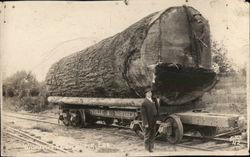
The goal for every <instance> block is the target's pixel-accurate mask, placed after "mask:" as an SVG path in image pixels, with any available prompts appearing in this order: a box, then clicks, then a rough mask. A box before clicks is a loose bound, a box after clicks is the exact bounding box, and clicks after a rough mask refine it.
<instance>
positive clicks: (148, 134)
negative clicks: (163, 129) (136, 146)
mask: <svg viewBox="0 0 250 157" xmlns="http://www.w3.org/2000/svg"><path fill="white" fill-rule="evenodd" d="M155 134H156V128H155V125H154V126H150V127H148V128H145V134H144V144H145V149H146V150H148V151H150V150H153V149H154V141H155Z"/></svg>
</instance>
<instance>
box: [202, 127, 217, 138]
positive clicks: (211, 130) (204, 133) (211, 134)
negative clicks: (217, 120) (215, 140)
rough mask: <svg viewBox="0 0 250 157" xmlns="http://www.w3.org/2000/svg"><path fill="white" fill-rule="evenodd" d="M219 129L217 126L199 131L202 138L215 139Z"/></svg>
mask: <svg viewBox="0 0 250 157" xmlns="http://www.w3.org/2000/svg"><path fill="white" fill-rule="evenodd" d="M217 130H218V128H217V127H215V126H203V127H200V128H199V129H198V131H199V133H200V134H201V136H202V137H214V136H215V135H216V133H217Z"/></svg>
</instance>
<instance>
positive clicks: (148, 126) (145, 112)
mask: <svg viewBox="0 0 250 157" xmlns="http://www.w3.org/2000/svg"><path fill="white" fill-rule="evenodd" d="M157 108H158V106H156V103H155V102H154V101H153V100H152V92H151V91H148V92H147V93H146V98H145V100H144V102H143V103H142V106H141V117H142V125H143V126H144V128H145V135H144V143H145V149H146V150H148V151H149V152H153V148H154V140H155V134H156V120H157V115H158V110H157Z"/></svg>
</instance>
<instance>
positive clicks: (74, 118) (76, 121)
mask: <svg viewBox="0 0 250 157" xmlns="http://www.w3.org/2000/svg"><path fill="white" fill-rule="evenodd" d="M70 121H71V125H72V126H74V127H80V126H81V122H82V118H81V112H80V111H77V112H75V113H71V117H70Z"/></svg>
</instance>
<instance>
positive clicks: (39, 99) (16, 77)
mask: <svg viewBox="0 0 250 157" xmlns="http://www.w3.org/2000/svg"><path fill="white" fill-rule="evenodd" d="M3 96H4V97H6V98H10V97H12V98H13V101H12V100H11V101H10V99H5V100H8V101H7V102H6V101H4V103H6V105H13V106H14V108H16V107H19V108H22V109H25V110H27V111H32V112H40V111H44V110H45V109H47V108H48V101H47V90H46V86H45V83H44V82H38V81H37V79H36V77H35V75H33V74H31V73H28V72H26V71H18V72H16V73H15V74H13V75H12V76H10V77H8V78H7V79H5V80H4V81H3ZM14 101H15V102H14ZM10 102H11V103H10ZM6 105H5V108H11V107H6Z"/></svg>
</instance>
